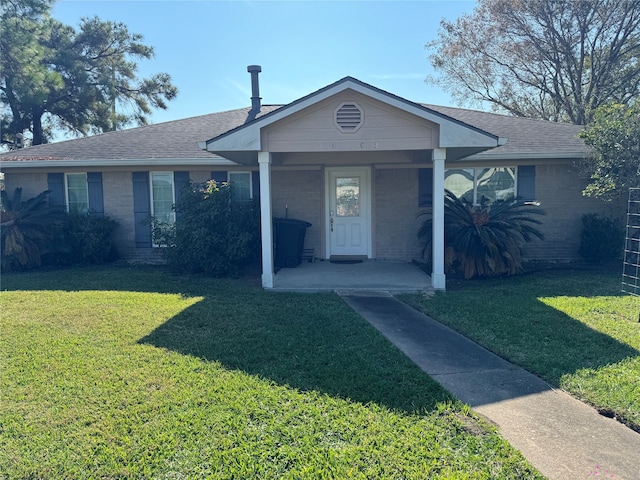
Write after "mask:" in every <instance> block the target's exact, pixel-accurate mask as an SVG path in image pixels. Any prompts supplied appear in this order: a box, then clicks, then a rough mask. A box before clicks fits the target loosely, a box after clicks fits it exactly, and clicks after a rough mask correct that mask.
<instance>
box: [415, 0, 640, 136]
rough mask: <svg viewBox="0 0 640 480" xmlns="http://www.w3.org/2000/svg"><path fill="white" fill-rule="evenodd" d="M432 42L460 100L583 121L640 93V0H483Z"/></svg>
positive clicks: (434, 57) (438, 66)
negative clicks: (600, 110) (609, 104)
mask: <svg viewBox="0 0 640 480" xmlns="http://www.w3.org/2000/svg"><path fill="white" fill-rule="evenodd" d="M478 3H479V5H478V7H477V8H476V9H475V10H474V11H473V13H471V14H469V15H463V16H461V17H460V18H458V19H457V20H455V21H447V20H444V19H443V20H442V21H441V23H440V25H441V27H440V30H439V32H438V39H437V40H435V41H432V42H430V43H428V44H427V48H428V49H430V50H431V52H432V53H431V55H430V57H429V58H430V60H431V63H432V65H433V67H434V69H435V70H436V71H437V72H439V73H440V74H441V75H440V76H439V77H438V78H433V77H431V78H428V79H427V81H428V82H430V83H434V84H437V85H440V86H442V87H443V88H444V89H445V90H447V91H449V92H450V93H451V94H452V95H453V97H454V98H455V99H456V100H457V101H458V102H460V103H473V102H475V103H483V102H486V103H488V104H490V105H491V107H492V108H493V109H494V110H496V111H505V112H508V113H511V114H513V115H516V116H524V117H534V118H543V119H547V120H552V121H563V122H564V121H567V122H572V123H574V124H579V125H584V124H587V123H589V121H590V120H591V119H592V116H593V113H594V111H595V109H596V108H597V107H599V106H600V105H603V104H605V103H608V102H611V101H615V102H619V103H628V102H630V101H631V100H632V99H634V98H637V97H638V94H639V93H640V1H639V0H479V2H478Z"/></svg>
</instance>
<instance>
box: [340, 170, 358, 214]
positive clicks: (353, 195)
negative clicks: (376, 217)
mask: <svg viewBox="0 0 640 480" xmlns="http://www.w3.org/2000/svg"><path fill="white" fill-rule="evenodd" d="M336 216H338V217H359V216H360V177H343V178H336Z"/></svg>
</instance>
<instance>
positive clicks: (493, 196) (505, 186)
mask: <svg viewBox="0 0 640 480" xmlns="http://www.w3.org/2000/svg"><path fill="white" fill-rule="evenodd" d="M476 173H477V181H478V186H477V189H478V197H477V198H478V202H480V200H481V199H482V197H486V198H487V199H488V200H489V201H490V202H495V201H496V200H512V199H513V198H514V197H515V191H516V181H515V178H516V169H515V168H513V167H500V168H496V167H494V168H478V169H477V172H476Z"/></svg>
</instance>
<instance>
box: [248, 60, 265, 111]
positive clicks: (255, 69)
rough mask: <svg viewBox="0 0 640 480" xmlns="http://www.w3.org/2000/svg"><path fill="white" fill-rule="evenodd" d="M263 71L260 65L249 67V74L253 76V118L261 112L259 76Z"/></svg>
mask: <svg viewBox="0 0 640 480" xmlns="http://www.w3.org/2000/svg"><path fill="white" fill-rule="evenodd" d="M261 71H262V67H260V65H249V66H248V67H247V72H249V73H250V74H251V112H252V114H253V117H254V118H255V116H256V115H257V114H258V112H259V111H260V107H261V104H260V100H262V99H261V98H260V83H259V82H258V74H259V73H260V72H261Z"/></svg>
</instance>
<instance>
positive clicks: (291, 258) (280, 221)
mask: <svg viewBox="0 0 640 480" xmlns="http://www.w3.org/2000/svg"><path fill="white" fill-rule="evenodd" d="M310 226H311V224H310V223H309V222H305V221H304V220H297V219H295V218H274V219H273V227H274V233H275V234H274V239H275V248H276V252H275V258H274V263H275V267H276V268H281V267H288V268H294V267H297V266H298V265H300V262H302V251H303V250H304V237H305V234H306V233H307V228H309V227H310Z"/></svg>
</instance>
